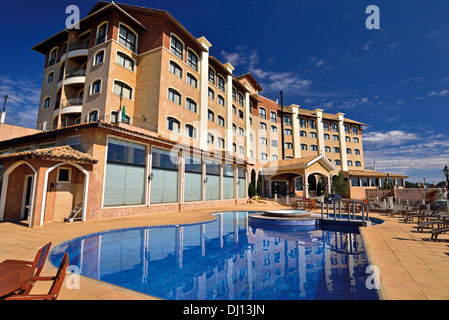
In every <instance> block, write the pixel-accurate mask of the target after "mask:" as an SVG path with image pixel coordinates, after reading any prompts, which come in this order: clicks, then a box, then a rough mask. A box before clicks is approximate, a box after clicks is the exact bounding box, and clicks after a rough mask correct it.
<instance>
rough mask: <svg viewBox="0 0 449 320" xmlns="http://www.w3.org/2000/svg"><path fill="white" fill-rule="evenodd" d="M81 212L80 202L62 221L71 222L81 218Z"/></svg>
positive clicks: (81, 205)
mask: <svg viewBox="0 0 449 320" xmlns="http://www.w3.org/2000/svg"><path fill="white" fill-rule="evenodd" d="M82 212H83V204H82V203H80V204H79V205H77V206H76V207H75V208H73V209H72V211H71V212H70V214H69V215H68V217H66V218H64V222H70V223H71V222H73V221H75V220H81V213H82Z"/></svg>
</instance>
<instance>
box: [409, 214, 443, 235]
mask: <svg viewBox="0 0 449 320" xmlns="http://www.w3.org/2000/svg"><path fill="white" fill-rule="evenodd" d="M435 224H437V225H438V226H439V227H438V228H436V229H440V228H443V227H440V225H442V226H444V227H448V226H449V216H448V215H447V214H446V215H443V216H438V217H437V218H436V219H434V220H430V221H426V222H421V223H419V224H418V230H417V231H418V232H423V231H424V228H426V227H430V226H431V228H433V226H434V225H435Z"/></svg>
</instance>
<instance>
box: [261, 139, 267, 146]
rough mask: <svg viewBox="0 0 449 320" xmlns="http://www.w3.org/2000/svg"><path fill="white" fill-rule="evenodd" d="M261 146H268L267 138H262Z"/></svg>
mask: <svg viewBox="0 0 449 320" xmlns="http://www.w3.org/2000/svg"><path fill="white" fill-rule="evenodd" d="M259 140H260V144H262V145H265V146H266V145H267V138H264V137H260V139H259Z"/></svg>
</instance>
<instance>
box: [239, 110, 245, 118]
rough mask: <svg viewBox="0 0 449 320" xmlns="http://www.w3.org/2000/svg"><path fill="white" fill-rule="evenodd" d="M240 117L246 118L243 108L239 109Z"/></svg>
mask: <svg viewBox="0 0 449 320" xmlns="http://www.w3.org/2000/svg"><path fill="white" fill-rule="evenodd" d="M239 118H240V119H245V114H244V113H243V111H242V110H239Z"/></svg>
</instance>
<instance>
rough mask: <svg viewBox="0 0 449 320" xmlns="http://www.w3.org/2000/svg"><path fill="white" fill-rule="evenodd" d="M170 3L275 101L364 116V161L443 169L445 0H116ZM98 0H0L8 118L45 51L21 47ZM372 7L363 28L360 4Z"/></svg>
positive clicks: (429, 171)
mask: <svg viewBox="0 0 449 320" xmlns="http://www.w3.org/2000/svg"><path fill="white" fill-rule="evenodd" d="M117 2H118V3H120V2H123V3H128V4H134V5H141V6H146V7H151V8H156V9H165V10H167V11H169V12H170V13H171V14H172V15H173V16H174V17H175V18H176V19H177V20H178V21H179V22H181V23H182V24H183V25H184V26H185V27H186V28H187V30H189V31H190V32H191V33H192V34H193V35H194V36H195V37H201V36H205V37H206V38H207V39H208V40H209V41H210V42H211V43H212V48H211V55H213V56H215V57H217V58H218V59H219V60H220V61H222V62H224V63H225V62H231V64H233V65H234V67H235V68H236V69H235V71H234V73H235V75H240V74H244V73H246V72H251V73H252V74H253V75H254V76H255V77H256V79H257V80H258V81H259V83H260V84H261V86H262V88H263V89H264V90H263V92H261V94H262V95H264V96H266V97H268V98H272V99H276V98H279V91H280V90H282V91H283V93H284V94H283V96H284V105H290V104H298V105H300V106H301V107H303V108H306V109H314V108H322V109H324V110H325V112H330V113H336V112H343V113H345V115H346V117H347V118H350V119H354V120H358V121H360V122H363V123H366V124H368V126H367V127H366V130H365V131H364V151H365V165H366V166H368V167H371V166H373V164H374V161H376V166H377V170H378V171H382V172H390V173H400V174H406V175H408V176H410V178H409V179H408V180H409V181H412V182H416V181H418V180H422V178H424V177H425V178H426V181H427V182H433V181H436V182H439V181H442V180H444V175H443V173H442V169H443V167H444V166H445V165H449V153H448V150H449V141H448V136H449V132H448V119H449V54H448V53H449V18H448V13H449V1H447V0H434V1H432V2H428V1H422V0H419V1H418V0H394V1H391V0H390V1H383V0H376V1H374V0H373V1H364V0H346V1H344V0H341V1H334V0H294V1H283V0H280V1H264V0H253V1H249V0H240V1H235V0H230V1H218V0H190V1H172V0H164V1H162V0H155V1H143V0H123V1H117ZM95 3H96V1H92V0H89V1H88V0H84V1H75V0H71V1H66V0H60V1H48V0H46V1H30V0H25V1H20V2H4V3H2V6H3V10H2V17H1V18H0V27H1V28H2V30H9V31H6V32H5V31H4V32H3V33H2V35H3V46H2V49H3V50H2V51H1V53H0V56H1V58H2V59H0V96H3V95H4V94H8V96H9V97H10V98H9V100H8V104H7V112H8V114H7V123H13V124H19V125H24V126H28V127H34V125H35V119H36V114H37V106H38V103H39V95H40V87H41V83H42V72H43V65H44V56H43V55H41V54H39V53H37V52H34V51H32V50H31V49H30V48H31V47H32V46H34V45H36V44H38V43H39V42H41V41H43V40H45V39H46V38H48V37H49V36H51V35H53V34H55V33H56V32H59V31H60V30H62V29H64V27H65V20H66V18H67V16H68V15H67V14H66V13H65V9H66V7H67V6H68V5H78V6H79V8H80V10H81V17H84V16H85V15H86V14H87V12H88V11H89V10H90V9H91V8H92V7H93V5H94V4H95ZM371 4H375V5H377V6H378V7H379V9H380V29H379V30H368V29H367V28H366V27H365V20H366V18H367V17H368V14H366V13H365V9H366V7H367V6H368V5H371Z"/></svg>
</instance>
